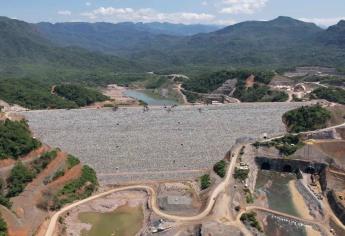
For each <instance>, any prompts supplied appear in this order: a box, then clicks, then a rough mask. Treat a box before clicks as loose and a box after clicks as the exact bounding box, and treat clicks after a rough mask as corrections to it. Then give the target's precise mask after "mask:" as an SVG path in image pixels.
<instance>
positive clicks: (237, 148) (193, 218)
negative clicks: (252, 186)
mask: <svg viewBox="0 0 345 236" xmlns="http://www.w3.org/2000/svg"><path fill="white" fill-rule="evenodd" d="M241 147H242V146H239V145H235V146H234V147H233V148H232V149H233V150H232V153H233V155H232V158H231V161H230V164H229V168H228V171H227V174H226V178H225V179H224V181H223V182H221V183H220V184H219V185H218V186H217V187H216V188H215V189H214V190H213V192H212V194H211V196H210V197H209V200H208V203H207V205H206V208H205V209H204V210H203V211H202V212H201V213H199V214H198V215H195V216H176V215H170V214H166V213H164V212H162V211H161V210H160V209H159V207H158V205H157V193H156V191H155V189H153V188H152V187H150V186H146V185H134V186H128V187H121V188H116V189H112V190H109V191H107V192H104V193H100V194H97V195H94V196H92V197H89V198H86V199H84V200H81V201H79V202H75V203H73V204H71V205H69V206H66V207H64V208H62V209H61V210H59V211H58V212H56V213H55V214H54V215H53V216H52V218H51V219H50V222H49V225H48V228H47V231H46V234H45V236H53V235H54V231H55V228H56V225H57V222H58V219H59V217H60V216H61V215H62V214H64V213H65V212H67V211H69V210H71V209H72V208H74V207H77V206H79V205H82V204H85V203H87V202H90V201H92V200H95V199H97V198H101V197H104V196H107V195H109V194H112V193H116V192H121V191H128V190H143V191H146V192H147V193H148V195H149V197H150V204H151V208H152V210H153V211H154V212H155V213H156V214H157V215H158V216H160V217H162V218H165V219H168V220H172V221H183V222H186V221H198V220H202V219H203V218H205V217H206V216H208V215H209V214H210V212H211V210H212V209H213V206H214V204H215V202H216V199H217V197H218V195H219V194H220V193H222V192H224V191H225V190H226V188H228V187H229V185H230V181H231V176H232V173H233V171H234V169H235V166H236V161H237V157H238V153H239V151H240V148H241Z"/></svg>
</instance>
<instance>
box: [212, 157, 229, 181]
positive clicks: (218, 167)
mask: <svg viewBox="0 0 345 236" xmlns="http://www.w3.org/2000/svg"><path fill="white" fill-rule="evenodd" d="M226 166H227V165H226V162H225V161H224V160H221V161H219V162H217V163H216V164H215V165H214V167H213V170H214V172H216V173H217V175H219V176H220V177H221V178H224V176H225V174H226Z"/></svg>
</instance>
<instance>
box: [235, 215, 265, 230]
mask: <svg viewBox="0 0 345 236" xmlns="http://www.w3.org/2000/svg"><path fill="white" fill-rule="evenodd" d="M240 219H241V221H242V222H243V223H244V224H249V225H250V226H251V227H253V228H256V229H257V230H258V231H259V232H263V230H262V227H261V225H260V223H259V221H258V220H257V219H256V213H255V212H248V213H243V214H242V215H241V218H240Z"/></svg>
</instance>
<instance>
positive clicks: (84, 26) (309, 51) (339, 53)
mask: <svg viewBox="0 0 345 236" xmlns="http://www.w3.org/2000/svg"><path fill="white" fill-rule="evenodd" d="M153 26H154V24H152V25H151V26H150V27H149V26H148V25H145V24H133V23H122V24H116V25H114V24H108V23H96V24H89V23H66V24H54V25H53V24H47V23H41V24H38V25H36V27H37V28H38V30H39V31H40V33H41V34H42V36H44V37H46V38H47V39H50V40H53V41H54V42H56V43H58V44H59V45H74V46H79V47H83V48H86V49H88V50H92V51H99V52H103V53H107V54H113V55H117V56H121V57H124V58H127V59H131V60H134V61H136V62H139V63H142V64H144V65H145V66H146V68H152V69H155V70H157V69H161V68H169V67H170V68H171V67H173V68H181V67H182V68H186V67H192V66H197V67H200V66H202V67H207V68H209V67H216V66H217V67H265V68H267V67H270V68H279V67H292V66H298V65H324V66H336V67H344V66H345V58H344V54H345V53H344V47H343V45H344V38H345V33H344V28H345V27H344V22H343V21H342V22H340V23H339V24H338V25H335V26H332V27H330V28H329V29H327V30H325V29H322V28H320V27H318V26H316V25H315V24H313V23H306V22H303V21H300V20H296V19H293V18H290V17H278V18H277V19H274V20H271V21H248V22H242V23H239V24H235V25H232V26H229V27H225V28H223V29H220V30H218V31H214V32H207V31H206V32H202V33H198V34H195V35H190V36H188V35H187V36H186V35H183V34H177V33H176V34H174V33H171V32H170V33H167V30H166V28H167V27H166V26H165V28H164V27H163V26H164V25H162V24H161V25H159V24H158V26H160V27H161V28H163V29H164V30H162V31H159V30H157V28H159V27H158V26H157V25H156V28H155V27H153ZM174 27H177V28H178V26H174ZM180 27H181V26H180ZM185 27H186V26H185ZM170 29H172V25H170ZM159 32H163V34H160V33H159ZM195 32H198V31H195ZM157 67H158V68H157Z"/></svg>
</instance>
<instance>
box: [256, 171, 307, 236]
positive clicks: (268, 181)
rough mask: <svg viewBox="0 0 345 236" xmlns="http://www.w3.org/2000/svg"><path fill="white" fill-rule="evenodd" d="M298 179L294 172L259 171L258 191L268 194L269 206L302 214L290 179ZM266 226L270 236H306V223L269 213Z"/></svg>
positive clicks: (294, 213)
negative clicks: (295, 200) (291, 187)
mask: <svg viewBox="0 0 345 236" xmlns="http://www.w3.org/2000/svg"><path fill="white" fill-rule="evenodd" d="M294 180H296V175H295V174H292V173H281V172H275V171H266V170H261V171H259V172H258V177H257V182H256V193H257V194H259V195H262V194H263V193H264V194H265V195H266V196H267V202H268V205H269V208H271V209H273V210H276V211H279V212H284V213H287V214H290V215H294V216H300V214H299V212H298V209H296V206H295V204H294V201H293V199H292V193H291V192H290V188H289V183H290V181H294ZM266 221H267V222H266V224H265V226H264V228H265V233H266V235H268V236H275V235H280V236H289V235H294V236H304V235H306V230H305V225H303V224H302V223H299V222H296V221H292V220H289V219H286V218H283V217H280V216H275V215H268V216H267V219H266Z"/></svg>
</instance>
